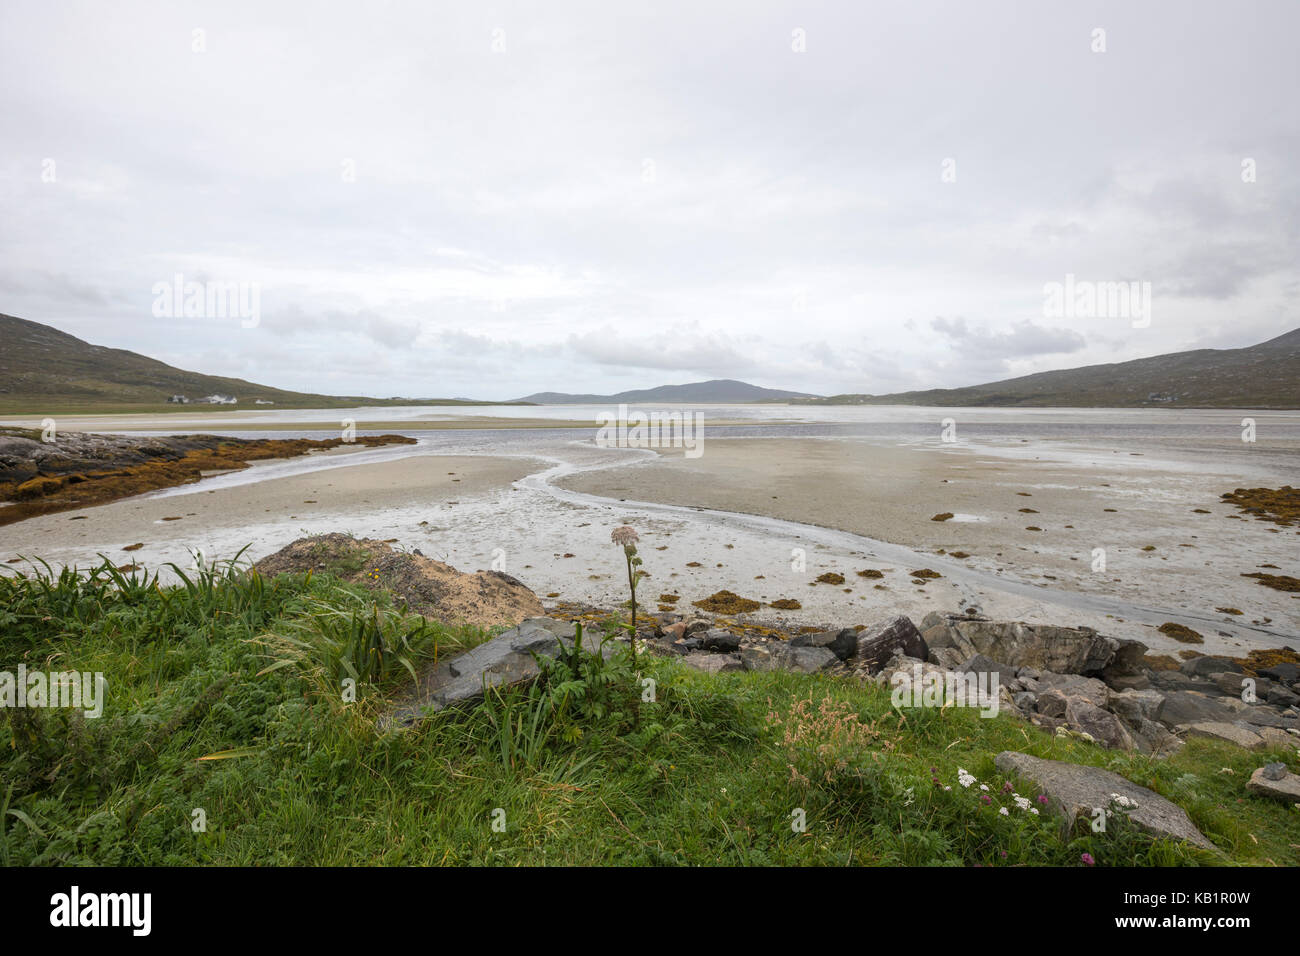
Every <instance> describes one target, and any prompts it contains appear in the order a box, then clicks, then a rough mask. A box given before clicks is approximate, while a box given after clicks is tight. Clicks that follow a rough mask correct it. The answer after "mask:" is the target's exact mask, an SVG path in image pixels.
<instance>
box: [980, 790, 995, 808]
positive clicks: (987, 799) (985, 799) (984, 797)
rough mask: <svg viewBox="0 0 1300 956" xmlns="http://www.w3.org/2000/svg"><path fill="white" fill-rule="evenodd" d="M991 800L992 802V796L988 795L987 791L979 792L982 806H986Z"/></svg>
mask: <svg viewBox="0 0 1300 956" xmlns="http://www.w3.org/2000/svg"><path fill="white" fill-rule="evenodd" d="M992 802H993V798H992V797H990V796H989V795H988V794H987V793H981V794H980V803H982V804H984V806H986V807H987V806H988V805H989V804H991V803H992Z"/></svg>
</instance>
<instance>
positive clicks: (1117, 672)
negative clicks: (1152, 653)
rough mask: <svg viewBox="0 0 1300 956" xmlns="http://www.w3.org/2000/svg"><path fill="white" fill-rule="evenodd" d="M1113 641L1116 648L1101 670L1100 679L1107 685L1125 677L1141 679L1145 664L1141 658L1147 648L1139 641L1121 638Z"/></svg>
mask: <svg viewBox="0 0 1300 956" xmlns="http://www.w3.org/2000/svg"><path fill="white" fill-rule="evenodd" d="M1114 640H1115V642H1116V644H1117V645H1118V646H1117V647H1116V648H1115V655H1114V656H1113V657H1112V658H1111V659H1110V662H1109V663H1108V664H1107V665H1106V666H1105V667H1103V668H1102V672H1101V676H1102V679H1103V680H1105V681H1106V683H1108V684H1109V683H1111V682H1112V681H1115V680H1119V679H1122V678H1125V677H1143V675H1144V672H1145V671H1146V662H1145V661H1144V660H1143V658H1144V657H1145V656H1146V653H1147V650H1148V648H1147V646H1146V645H1145V644H1143V643H1142V642H1141V641H1130V640H1125V639H1123V638H1115V639H1114Z"/></svg>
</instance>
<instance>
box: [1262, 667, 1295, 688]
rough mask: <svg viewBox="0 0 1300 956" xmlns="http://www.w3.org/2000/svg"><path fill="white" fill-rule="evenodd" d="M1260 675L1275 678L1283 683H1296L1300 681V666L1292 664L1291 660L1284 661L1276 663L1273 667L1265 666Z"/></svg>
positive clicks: (1270, 678)
mask: <svg viewBox="0 0 1300 956" xmlns="http://www.w3.org/2000/svg"><path fill="white" fill-rule="evenodd" d="M1259 676H1260V677H1267V678H1268V679H1269V680H1275V681H1278V682H1279V683H1282V684H1294V683H1295V682H1296V681H1300V666H1297V665H1295V664H1292V663H1291V662H1290V661H1283V662H1282V663H1280V664H1274V665H1273V666H1272V667H1265V668H1264V669H1263V670H1261V671H1260V672H1259Z"/></svg>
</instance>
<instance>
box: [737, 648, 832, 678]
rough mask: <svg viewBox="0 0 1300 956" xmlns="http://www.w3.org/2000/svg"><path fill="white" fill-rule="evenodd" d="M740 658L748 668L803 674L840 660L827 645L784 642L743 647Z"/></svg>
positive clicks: (821, 668) (826, 666)
mask: <svg viewBox="0 0 1300 956" xmlns="http://www.w3.org/2000/svg"><path fill="white" fill-rule="evenodd" d="M740 659H741V661H742V662H743V663H744V666H745V669H746V670H751V671H795V672H797V673H801V674H815V673H816V672H818V671H823V670H826V668H828V667H832V666H834V665H835V664H838V663H839V660H840V659H839V658H838V657H836V656H835V652H834V651H831V650H829V649H828V648H825V647H793V646H791V645H789V644H782V643H772V644H768V645H765V646H762V647H746V648H743V649H742V650H741V652H740Z"/></svg>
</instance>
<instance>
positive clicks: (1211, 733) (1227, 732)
mask: <svg viewBox="0 0 1300 956" xmlns="http://www.w3.org/2000/svg"><path fill="white" fill-rule="evenodd" d="M1177 730H1178V732H1179V733H1181V734H1182V735H1183V736H1184V737H1209V738H1210V739H1212V740H1226V741H1228V743H1231V744H1236V745H1237V746H1238V747H1245V748H1246V749H1247V750H1254V749H1255V748H1256V747H1261V746H1263V744H1264V740H1263V738H1262V737H1260V736H1259V734H1257V733H1254V732H1253V731H1250V730H1246V729H1245V728H1244V727H1238V726H1237V725H1236V724H1227V723H1220V722H1218V721H1211V720H1205V721H1201V722H1199V723H1195V724H1184V725H1183V726H1181V727H1179V728H1177Z"/></svg>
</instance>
